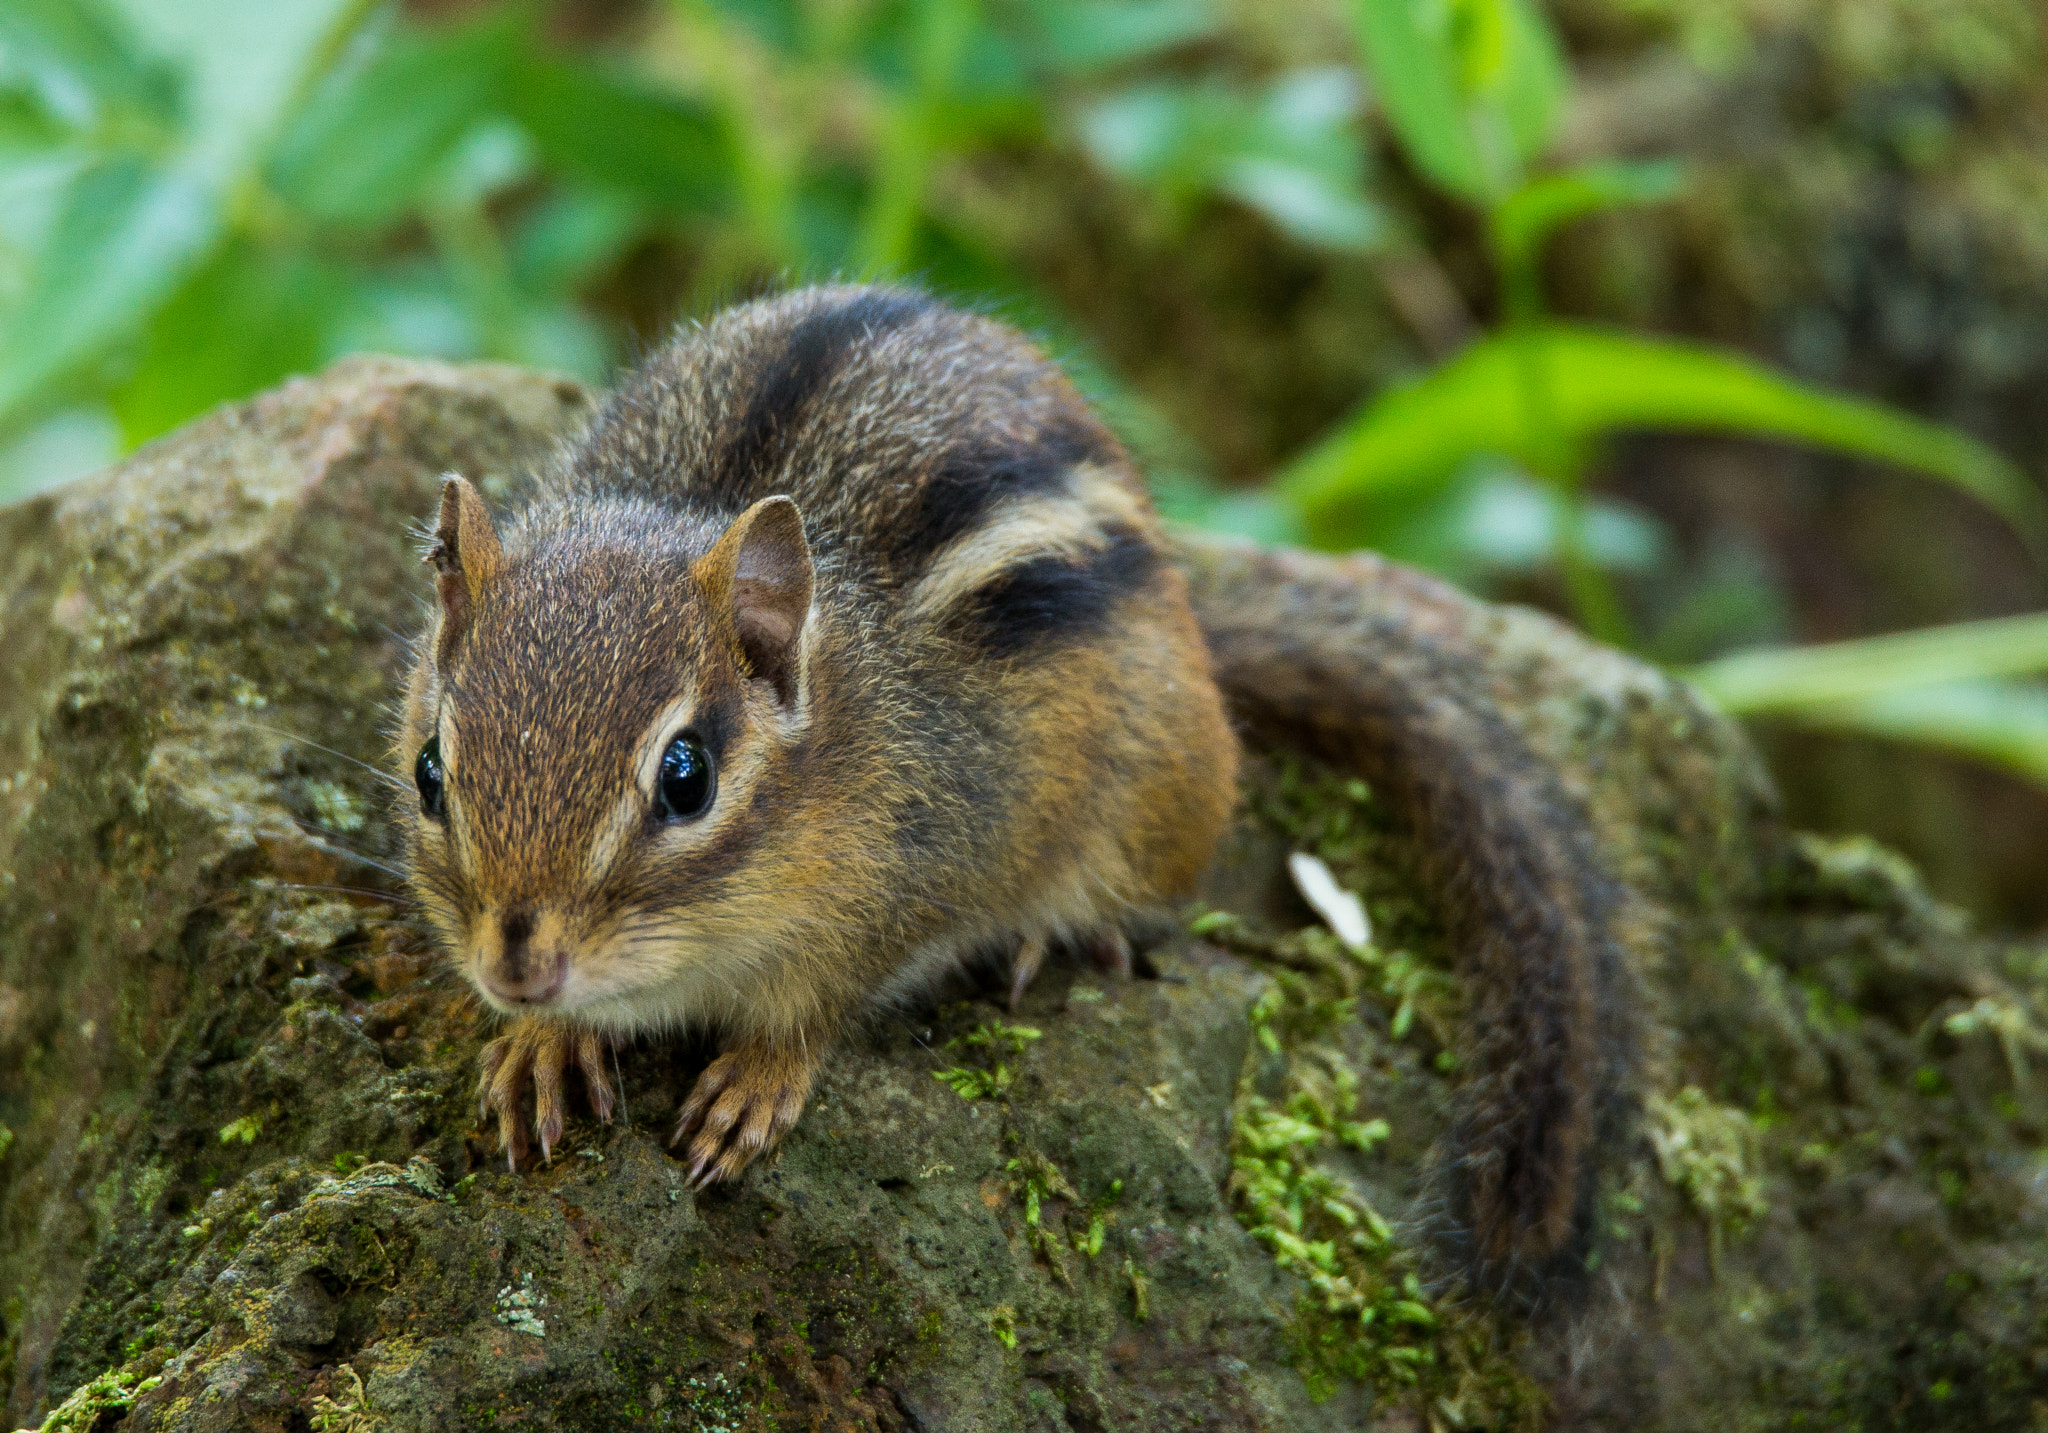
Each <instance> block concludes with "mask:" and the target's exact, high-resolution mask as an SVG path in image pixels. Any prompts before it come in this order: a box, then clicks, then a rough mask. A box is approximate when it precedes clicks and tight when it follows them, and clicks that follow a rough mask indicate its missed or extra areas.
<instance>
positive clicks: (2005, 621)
mask: <svg viewBox="0 0 2048 1433" xmlns="http://www.w3.org/2000/svg"><path fill="white" fill-rule="evenodd" d="M2043 671H2048V612H2037V613H2029V614H2028V615H2026V616H2021V617H1996V618H1992V619H1990V620H1988V621H1982V622H1958V623H1955V624H1953V625H1950V626H1946V627H1930V628H1926V629H1924V630H1922V631H1917V632H1895V633H1892V634H1890V635H1887V636H1883V637H1861V638H1857V639H1856V640H1854V641H1848V642H1828V643H1823V644H1820V645H1816V646H1806V647H1771V648H1765V649H1763V650H1760V651H1752V652H1736V653H1734V654H1732V655H1730V656H1726V657H1722V658H1720V659H1718V660H1716V661H1712V662H1708V663H1706V664H1705V665H1703V666H1698V667H1694V668H1693V669H1692V670H1691V671H1689V672H1687V673H1686V677H1687V678H1688V679H1689V680H1690V681H1691V682H1692V683H1693V685H1695V686H1697V687H1698V688H1699V689H1700V690H1701V691H1703V692H1705V693H1706V694H1707V695H1708V696H1709V697H1711V698H1713V700H1714V701H1715V703H1716V704H1717V705H1719V706H1720V707H1721V708H1722V709H1723V710H1724V711H1728V712H1732V713H1735V714H1738V715H1749V714H1752V713H1757V712H1772V711H1784V710H1790V709H1795V708H1812V707H1823V706H1835V705H1839V704H1842V703H1847V702H1858V701H1864V700H1867V699H1871V698H1877V697H1888V696H1890V695H1893V694H1895V693H1898V692H1901V691H1905V690H1909V689H1912V688H1922V687H1931V686H1934V685H1937V684H1941V683H1953V682H1962V681H1970V680H1973V679H1979V678H1987V677H2008V676H2015V675H2019V674H2021V673H2026V672H2043Z"/></svg>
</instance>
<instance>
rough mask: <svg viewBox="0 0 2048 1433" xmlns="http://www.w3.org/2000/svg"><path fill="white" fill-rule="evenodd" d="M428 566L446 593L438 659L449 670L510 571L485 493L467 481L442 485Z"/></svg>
mask: <svg viewBox="0 0 2048 1433" xmlns="http://www.w3.org/2000/svg"><path fill="white" fill-rule="evenodd" d="M427 561H428V562H431V563H432V564H433V565H434V571H435V573H436V574H437V576H436V578H435V583H434V585H435V586H436V587H437V588H439V589H440V593H441V633H440V637H439V638H438V640H437V641H436V642H435V645H434V656H435V659H436V660H437V661H438V662H440V663H441V664H442V665H444V666H445V665H446V664H447V660H448V653H449V651H450V650H451V649H452V648H453V647H454V646H455V643H456V642H457V641H458V640H459V639H460V638H461V636H462V634H463V633H464V632H465V631H467V630H468V628H469V619H470V615H471V613H472V612H473V611H474V609H475V607H476V602H477V599H478V598H480V597H482V596H483V593H484V589H485V588H486V587H488V586H490V584H491V583H493V582H495V581H496V580H497V578H498V574H499V573H501V572H503V571H504V569H505V549H504V547H503V545H501V544H500V543H499V541H498V529H497V528H496V527H494V526H492V524H491V515H490V513H489V512H488V511H486V510H485V508H484V499H483V494H481V493H479V492H478V491H477V490H476V489H475V488H474V487H472V486H471V485H470V482H469V480H468V479H467V478H462V477H458V476H456V475H455V474H453V473H450V474H449V475H448V476H447V477H446V478H444V479H443V480H442V482H441V518H440V521H439V522H438V523H437V524H436V525H435V528H434V546H433V549H432V550H431V551H429V552H428V553H427Z"/></svg>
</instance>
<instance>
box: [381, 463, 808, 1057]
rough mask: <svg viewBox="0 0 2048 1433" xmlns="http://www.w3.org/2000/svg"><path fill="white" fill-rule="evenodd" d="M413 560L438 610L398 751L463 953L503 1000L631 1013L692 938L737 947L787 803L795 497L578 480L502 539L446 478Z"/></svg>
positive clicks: (803, 596) (797, 690)
mask: <svg viewBox="0 0 2048 1433" xmlns="http://www.w3.org/2000/svg"><path fill="white" fill-rule="evenodd" d="M429 560H430V561H432V562H433V564H434V565H435V567H436V569H437V572H438V588H439V599H440V602H439V605H440V611H439V617H438V620H437V621H436V623H435V625H434V628H433V630H432V632H431V633H430V634H429V635H428V637H427V638H426V640H425V642H424V643H423V647H422V650H421V653H420V657H419V662H418V665H417V666H416V668H415V670H414V672H413V676H412V681H411V685H410V688H409V690H408V693H407V699H406V706H405V716H404V722H403V729H402V731H401V733H400V735H399V739H398V746H397V750H396V752H395V759H396V764H397V765H398V766H399V768H400V769H401V770H402V771H403V773H404V775H405V778H406V779H407V780H408V782H409V783H410V785H411V787H412V791H411V792H410V793H409V794H408V796H407V797H406V798H405V799H404V805H405V807H406V818H407V819H406V822H405V825H406V828H407V831H408V833H409V856H410V863H409V864H410V866H411V874H412V879H413V885H414V888H415V890H416V892H417V893H418V895H419V896H420V898H421V900H422V902H423V904H424V906H425V908H426V909H427V911H428V912H429V913H430V915H431V917H432V918H433V920H434V922H435V924H436V926H437V927H438V928H439V930H440V932H441V934H442V936H443V938H444V939H445V940H446V941H447V942H448V944H449V946H450V948H451V949H452V950H453V951H454V952H455V954H456V956H457V958H458V960H459V962H460V964H461V967H462V970H463V973H464V974H465V975H466V976H467V977H468V978H469V980H470V981H471V982H472V983H473V984H474V985H475V986H476V988H477V990H478V991H479V992H480V993H481V994H482V995H483V997H484V999H485V1000H487V1001H488V1002H489V1003H490V1004H491V1005H492V1006H493V1007H494V1008H496V1009H498V1010H500V1011H504V1012H515V1011H527V1012H562V1011H568V1010H577V1011H580V1012H583V1013H584V1014H585V1015H586V1016H587V1017H588V1018H592V1019H595V1020H599V1021H604V1020H607V1019H612V1020H616V1021H617V1022H618V1023H621V1024H628V1023H634V1022H633V1019H632V1016H633V1015H634V1013H635V1012H636V1009H637V1012H638V1015H639V1017H640V1018H641V1019H645V1018H647V1016H648V1012H646V1011H645V1010H644V1009H642V1008H638V1007H637V1006H636V1000H640V998H641V997H643V996H644V993H645V992H646V991H647V990H648V989H649V988H651V987H657V986H660V985H662V984H663V983H665V982H670V983H672V982H673V980H674V979H675V977H676V974H677V967H678V963H679V962H688V961H689V960H690V959H691V956H692V953H693V951H694V952H699V953H702V952H708V951H713V950H717V951H723V952H727V953H728V954H734V953H736V954H737V956H738V957H740V958H744V956H745V953H746V949H747V942H746V940H745V939H744V932H745V929H746V928H747V922H748V921H749V919H750V910H751V909H752V906H751V905H750V903H751V902H756V901H759V900H760V899H762V898H763V891H762V886H763V884H764V882H763V880H761V879H750V878H749V877H750V875H751V876H752V877H758V876H759V875H760V872H761V871H762V869H763V864H762V863H763V861H764V859H766V860H767V861H768V866H769V868H770V869H772V866H773V860H772V857H773V852H774V848H775V841H776V833H775V829H774V828H775V825H776V821H775V819H774V817H775V816H778V815H787V814H788V812H789V810H790V807H791V804H792V802H793V801H797V800H799V799H800V798H799V796H798V794H797V792H796V788H797V787H798V786H800V784H801V775H802V773H801V770H800V767H801V753H802V750H803V748H804V745H805V744H804V741H803V736H804V731H805V728H806V725H807V723H808V720H809V707H810V691H809V679H808V676H807V670H806V669H807V654H808V651H809V646H810V642H809V638H810V634H811V632H812V630H813V629H814V628H815V626H816V620H815V618H814V616H813V614H812V610H811V609H812V591H813V574H812V565H811V555H810V550H809V548H808V546H807V545H806V543H805V539H804V532H803V524H802V521H801V518H800V516H799V514H798V512H797V508H796V505H795V504H794V503H793V502H791V501H790V500H789V499H788V498H786V497H773V498H767V499H764V500H762V501H760V502H757V503H755V504H754V505H753V506H752V507H749V508H748V509H746V510H745V511H744V512H742V513H740V514H739V515H738V516H737V517H735V518H733V519H732V520H731V521H730V522H729V523H728V524H725V525H723V526H722V527H720V526H719V525H717V524H707V525H702V526H697V527H692V526H691V525H689V524H687V523H682V522H679V521H678V519H677V518H676V516H675V515H674V514H673V513H672V512H665V511H659V510H656V509H654V508H652V507H650V506H646V505H643V504H640V503H638V502H636V501H635V500H633V499H630V498H621V499H609V500H593V501H591V502H587V503H582V504H578V505H575V506H574V507H572V508H568V509H558V510H549V511H547V512H545V513H543V514H542V515H541V516H539V517H535V518H530V519H529V520H527V521H525V522H524V523H523V524H522V526H521V527H520V528H519V530H518V531H517V533H516V534H515V538H514V541H513V542H511V543H510V544H507V543H503V542H501V541H500V539H499V534H498V532H497V529H496V527H495V526H494V524H493V523H492V520H491V518H490V515H489V514H488V512H487V511H486V509H485V506H484V502H483V499H482V497H481V496H480V495H479V494H478V493H477V491H476V489H475V488H473V487H472V486H471V485H470V484H469V483H467V482H465V481H464V480H463V479H461V478H450V479H448V481H447V482H446V484H445V485H444V488H443V493H442V501H441V509H440V519H439V524H438V530H437V532H436V543H435V546H434V548H433V551H432V552H431V553H430V554H429ZM641 1004H643V1005H644V1001H641ZM653 1018H656V1019H659V1018H660V1017H659V1015H655V1016H654V1017H653Z"/></svg>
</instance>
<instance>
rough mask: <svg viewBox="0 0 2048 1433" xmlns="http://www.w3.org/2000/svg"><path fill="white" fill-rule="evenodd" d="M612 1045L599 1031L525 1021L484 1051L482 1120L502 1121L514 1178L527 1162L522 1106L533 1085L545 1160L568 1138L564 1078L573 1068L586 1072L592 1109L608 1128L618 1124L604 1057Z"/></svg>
mask: <svg viewBox="0 0 2048 1433" xmlns="http://www.w3.org/2000/svg"><path fill="white" fill-rule="evenodd" d="M609 1049H610V1042H608V1041H607V1040H606V1039H605V1037H604V1036H603V1035H601V1034H599V1033H598V1032H597V1031H595V1030H584V1029H579V1028H577V1027H576V1026H573V1025H569V1024H565V1023H563V1022H562V1021H559V1020H538V1019H532V1018H527V1019H522V1020H520V1021H518V1022H517V1023H515V1024H514V1025H513V1027H512V1028H511V1030H510V1031H508V1032H507V1033H505V1034H503V1035H500V1036H499V1037H498V1038H497V1039H495V1040H493V1041H491V1043H490V1044H488V1045H486V1046H484V1053H483V1067H482V1071H481V1073H480V1074H479V1075H478V1077H477V1082H476V1095H477V1120H478V1122H479V1123H482V1122H484V1121H487V1120H489V1119H490V1118H491V1117H492V1116H493V1115H495V1116H496V1117H497V1120H498V1147H499V1148H500V1149H502V1150H504V1151H505V1162H506V1164H507V1166H508V1167H510V1168H511V1169H512V1170H513V1171H514V1172H517V1170H518V1168H519V1161H520V1160H521V1159H523V1158H525V1157H526V1153H527V1148H528V1146H527V1143H526V1124H525V1121H524V1120H523V1119H521V1118H520V1114H521V1110H520V1106H521V1104H522V1103H523V1096H524V1094H525V1091H526V1084H527V1081H528V1080H529V1079H531V1080H532V1082H533V1128H534V1133H535V1134H536V1135H537V1136H539V1138H540V1157H541V1159H542V1160H543V1161H545V1160H549V1159H551V1158H553V1155H554V1148H555V1143H556V1141H558V1140H559V1139H561V1137H562V1109H563V1098H562V1074H563V1072H564V1071H565V1070H567V1069H568V1067H569V1065H570V1063H571V1062H574V1064H575V1066H576V1068H577V1069H578V1070H579V1071H581V1072H582V1075H583V1088H584V1090H585V1091H586V1092H587V1093H588V1094H589V1096H590V1105H591V1108H592V1109H594V1110H595V1111H596V1112H597V1117H598V1118H599V1119H601V1120H603V1121H604V1122H605V1123H606V1124H610V1123H611V1118H612V1106H613V1097H612V1086H611V1081H610V1080H608V1079H607V1078H605V1068H604V1057H605V1053H606V1051H607V1050H609Z"/></svg>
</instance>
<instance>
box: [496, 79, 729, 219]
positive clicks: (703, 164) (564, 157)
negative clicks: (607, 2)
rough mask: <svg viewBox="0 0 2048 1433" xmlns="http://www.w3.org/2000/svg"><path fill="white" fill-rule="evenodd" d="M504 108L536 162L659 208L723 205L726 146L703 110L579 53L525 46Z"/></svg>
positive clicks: (695, 212)
mask: <svg viewBox="0 0 2048 1433" xmlns="http://www.w3.org/2000/svg"><path fill="white" fill-rule="evenodd" d="M505 102H506V109H507V111H508V112H509V113H510V114H511V116H512V117H513V118H514V119H516V120H518V121H519V124H520V126H521V127H522V128H524V129H525V130H526V132H527V133H528V134H529V135H531V136H532V137H533V141H534V145H535V147H536V148H537V149H538V151H539V153H540V157H541V159H542V161H543V162H544V163H546V164H547V165H549V166H550V167H552V168H554V169H557V170H559V171H560V172H562V173H563V174H566V175H568V176H570V177H572V178H576V179H580V180H582V181H584V182H585V183H588V184H591V185H594V186H596V187H599V188H604V189H610V190H613V191H616V192H621V193H626V194H631V195H634V196H636V197H637V198H639V199H640V200H642V201H643V202H645V203H646V204H648V205H649V206H650V207H652V208H654V209H657V210H659V211H660V212H663V213H667V214H679V215H683V216H685V217H695V218H702V217H703V216H705V215H708V214H717V213H723V212H724V211H725V210H726V209H727V208H728V207H729V206H730V203H731V198H732V193H733V189H734V186H735V182H736V180H735V176H734V174H733V169H732V160H731V153H730V147H729V146H728V144H727V142H726V140H725V138H724V137H723V136H722V135H721V133H720V132H719V128H718V125H717V122H716V121H715V120H714V119H713V117H712V115H711V112H710V111H709V110H708V109H706V108H704V107H703V106H702V105H699V104H698V103H696V102H695V101H692V100H688V99H684V98H682V97H680V96H677V95H671V94H665V93H663V92H661V91H659V90H656V89H653V88H651V87H649V86H647V85H645V84H643V83H641V82H640V81H638V80H635V79H632V78H629V77H627V76H624V75H618V74H614V73H612V72H610V71H609V70H606V69H602V68H599V67H597V66H595V65H591V64H588V63H585V62H582V61H571V60H563V59H558V58H554V57H551V56H544V55H533V56H529V57H528V58H527V60H526V62H525V63H523V64H522V65H520V66H519V67H518V69H517V70H516V71H515V72H514V73H513V75H512V77H511V81H510V85H509V87H508V89H507V92H506V101H505Z"/></svg>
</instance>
